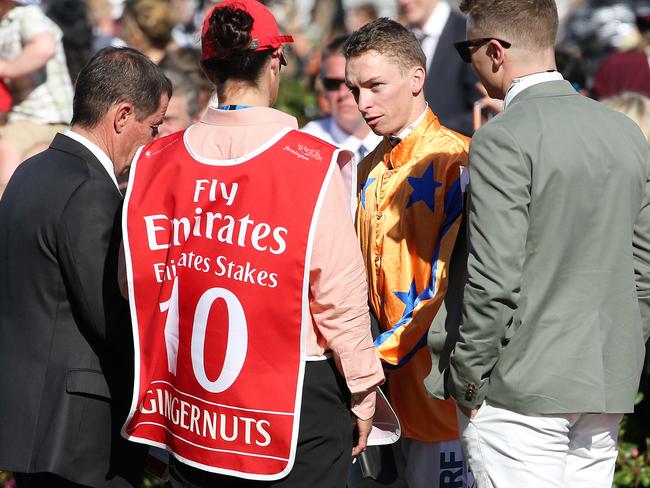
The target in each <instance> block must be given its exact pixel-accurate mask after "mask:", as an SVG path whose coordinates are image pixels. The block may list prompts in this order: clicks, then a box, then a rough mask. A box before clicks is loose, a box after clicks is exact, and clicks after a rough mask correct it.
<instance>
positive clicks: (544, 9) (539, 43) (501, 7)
mask: <svg viewBox="0 0 650 488" xmlns="http://www.w3.org/2000/svg"><path fill="white" fill-rule="evenodd" d="M460 9H461V11H462V12H464V13H465V14H467V15H468V17H469V20H470V22H471V24H472V26H473V27H474V28H475V29H476V30H478V31H480V32H482V33H484V34H485V35H500V36H501V37H503V40H504V41H508V42H510V43H512V45H513V46H517V47H525V48H532V49H540V50H542V49H546V48H551V47H553V46H555V37H556V36H557V29H558V22H559V21H558V14H557V6H556V5H555V0H462V1H461V3H460Z"/></svg>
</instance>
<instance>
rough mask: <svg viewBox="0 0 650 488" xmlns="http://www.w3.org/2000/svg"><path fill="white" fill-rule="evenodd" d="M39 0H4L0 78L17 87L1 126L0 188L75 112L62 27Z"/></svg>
mask: <svg viewBox="0 0 650 488" xmlns="http://www.w3.org/2000/svg"><path fill="white" fill-rule="evenodd" d="M34 3H36V2H35V1H34V0H0V78H3V79H4V80H5V81H6V82H7V84H8V86H9V88H10V90H11V93H12V96H13V101H14V104H13V107H12V108H11V111H10V112H9V117H8V123H7V125H5V126H3V127H0V193H2V191H3V190H4V187H5V185H6V184H7V182H8V181H9V178H10V177H11V175H12V174H13V172H14V170H15V169H16V167H17V166H18V164H19V163H20V161H21V160H22V156H23V154H24V153H25V152H26V151H27V150H29V149H30V148H31V147H32V146H34V145H36V144H38V143H42V142H49V141H50V140H52V138H53V137H54V135H55V134H56V133H57V132H58V131H62V130H65V128H66V127H67V125H68V123H69V122H70V118H71V117H72V83H71V81H70V76H69V74H68V68H67V65H66V61H65V54H64V52H63V44H62V43H61V38H62V36H63V35H62V33H61V29H60V28H59V27H58V26H57V25H56V24H55V23H54V22H52V20H50V19H49V18H48V17H46V16H45V14H44V13H43V11H42V10H41V8H40V6H38V5H28V4H34Z"/></svg>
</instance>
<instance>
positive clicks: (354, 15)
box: [345, 2, 379, 32]
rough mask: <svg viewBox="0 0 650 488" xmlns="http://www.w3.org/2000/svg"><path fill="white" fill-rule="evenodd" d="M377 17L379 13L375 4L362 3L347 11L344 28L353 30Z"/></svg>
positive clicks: (349, 30)
mask: <svg viewBox="0 0 650 488" xmlns="http://www.w3.org/2000/svg"><path fill="white" fill-rule="evenodd" d="M377 18H379V13H378V12H377V7H376V6H375V4H374V3H371V2H366V3H362V4H360V5H357V6H356V7H354V8H351V9H349V10H348V11H347V13H346V16H345V28H346V29H347V31H348V32H354V31H355V30H358V29H360V28H361V27H363V26H364V25H366V24H367V23H368V22H372V21H373V20H375V19H377Z"/></svg>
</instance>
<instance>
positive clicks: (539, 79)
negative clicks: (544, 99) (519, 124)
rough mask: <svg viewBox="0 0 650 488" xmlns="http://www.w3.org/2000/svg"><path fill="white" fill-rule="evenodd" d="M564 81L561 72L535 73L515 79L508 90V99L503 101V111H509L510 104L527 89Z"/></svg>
mask: <svg viewBox="0 0 650 488" xmlns="http://www.w3.org/2000/svg"><path fill="white" fill-rule="evenodd" d="M563 79H564V77H563V76H562V74H561V73H560V72H559V71H543V72H542V73H533V74H530V75H526V76H522V77H521V78H514V79H513V80H512V84H511V85H510V88H508V91H507V92H506V97H505V99H504V100H503V109H504V110H505V109H507V108H508V105H509V104H510V102H512V99H513V98H515V97H516V96H517V95H519V94H520V93H521V92H522V91H524V90H525V89H526V88H530V87H531V86H533V85H537V84H538V83H544V82H546V81H558V80H563Z"/></svg>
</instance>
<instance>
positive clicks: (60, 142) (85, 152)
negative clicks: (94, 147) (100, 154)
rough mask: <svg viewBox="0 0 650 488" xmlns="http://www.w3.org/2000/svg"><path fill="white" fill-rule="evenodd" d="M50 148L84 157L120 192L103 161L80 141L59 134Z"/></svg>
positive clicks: (87, 162) (93, 168)
mask: <svg viewBox="0 0 650 488" xmlns="http://www.w3.org/2000/svg"><path fill="white" fill-rule="evenodd" d="M50 148H52V149H56V150H58V151H63V152H65V153H67V154H70V155H72V156H75V157H77V158H79V159H82V160H83V161H84V162H86V164H88V166H89V167H90V168H91V169H92V170H93V171H95V172H98V173H100V174H101V175H102V176H101V177H100V178H105V179H106V181H107V182H108V183H110V185H111V186H114V187H115V189H116V190H117V191H118V192H119V189H118V188H117V187H116V186H115V182H114V181H113V180H112V178H111V177H110V176H109V175H108V173H107V172H106V168H104V166H103V165H102V163H100V162H99V159H97V157H96V156H95V155H94V154H93V153H92V152H91V151H90V150H89V149H88V148H87V147H86V146H84V145H83V144H81V143H80V142H77V141H75V140H74V139H72V138H71V137H68V136H66V135H65V134H57V135H56V136H55V137H54V140H53V141H52V143H51V144H50Z"/></svg>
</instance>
